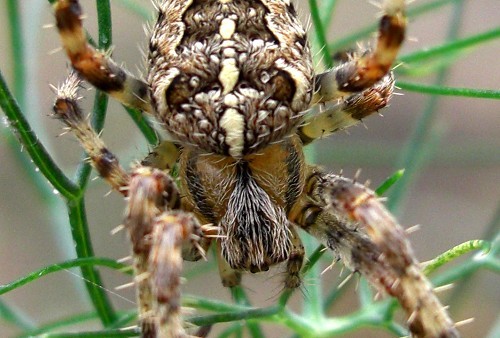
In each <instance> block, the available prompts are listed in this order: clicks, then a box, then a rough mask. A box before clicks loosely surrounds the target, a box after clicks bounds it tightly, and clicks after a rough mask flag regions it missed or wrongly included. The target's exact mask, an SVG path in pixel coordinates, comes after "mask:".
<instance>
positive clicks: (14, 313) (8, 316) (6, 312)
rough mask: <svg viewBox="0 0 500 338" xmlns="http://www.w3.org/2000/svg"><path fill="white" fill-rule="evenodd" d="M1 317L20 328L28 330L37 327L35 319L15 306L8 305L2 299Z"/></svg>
mask: <svg viewBox="0 0 500 338" xmlns="http://www.w3.org/2000/svg"><path fill="white" fill-rule="evenodd" d="M0 318H2V320H3V321H5V322H7V323H11V324H13V325H15V326H17V327H18V328H20V329H22V330H24V331H26V330H33V329H35V328H36V326H35V324H34V323H33V321H32V320H31V319H30V318H28V317H27V316H26V315H25V314H24V313H22V312H21V311H19V310H18V309H16V308H15V307H13V306H10V305H7V304H6V303H5V302H3V301H2V300H1V299H0Z"/></svg>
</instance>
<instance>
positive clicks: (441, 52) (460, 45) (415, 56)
mask: <svg viewBox="0 0 500 338" xmlns="http://www.w3.org/2000/svg"><path fill="white" fill-rule="evenodd" d="M498 38H500V27H497V28H494V29H491V30H489V31H486V32H483V33H479V34H476V35H472V36H468V37H466V38H464V39H453V41H451V42H447V43H444V44H442V45H439V46H435V47H431V48H426V49H424V50H419V51H416V52H413V53H409V54H406V55H403V56H401V57H399V60H400V61H401V62H403V63H405V64H410V63H416V62H421V61H426V60H432V61H434V60H435V59H436V58H437V57H439V56H446V55H450V54H455V53H457V52H460V51H462V50H464V49H467V48H472V47H475V46H477V45H479V44H481V43H485V42H488V41H491V40H494V39H498Z"/></svg>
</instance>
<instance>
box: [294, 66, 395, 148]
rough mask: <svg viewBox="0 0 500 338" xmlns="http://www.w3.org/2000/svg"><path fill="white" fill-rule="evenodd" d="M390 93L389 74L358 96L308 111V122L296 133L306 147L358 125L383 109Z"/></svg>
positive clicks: (354, 95)
mask: <svg viewBox="0 0 500 338" xmlns="http://www.w3.org/2000/svg"><path fill="white" fill-rule="evenodd" d="M393 91H394V76H393V75H392V73H389V74H387V75H386V76H384V77H383V78H382V79H381V80H380V81H379V82H377V83H375V85H373V86H372V87H370V88H368V89H365V90H364V91H362V92H360V93H355V94H351V95H349V96H347V97H346V98H343V99H340V100H339V101H338V102H330V103H327V104H318V105H316V106H314V107H313V108H311V111H310V114H309V116H310V118H309V119H308V120H306V121H305V123H304V124H303V125H302V126H300V127H299V129H298V131H297V133H298V134H299V136H300V138H301V140H302V143H303V144H304V145H306V144H309V143H311V142H313V141H314V140H316V139H318V138H322V137H326V136H328V135H329V134H332V133H334V132H336V131H338V130H343V129H346V128H349V127H351V126H353V125H355V124H358V123H359V122H360V121H362V120H363V119H364V118H365V117H367V116H369V115H371V114H373V113H374V112H377V111H379V110H380V109H382V108H384V107H385V106H386V105H387V104H388V102H389V100H390V99H391V96H392V93H393Z"/></svg>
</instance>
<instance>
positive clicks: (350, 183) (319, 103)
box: [54, 0, 459, 337]
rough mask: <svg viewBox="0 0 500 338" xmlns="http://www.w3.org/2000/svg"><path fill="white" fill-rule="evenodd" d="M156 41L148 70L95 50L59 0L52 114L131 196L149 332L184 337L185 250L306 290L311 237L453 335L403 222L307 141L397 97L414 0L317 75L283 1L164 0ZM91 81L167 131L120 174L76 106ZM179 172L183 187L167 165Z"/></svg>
mask: <svg viewBox="0 0 500 338" xmlns="http://www.w3.org/2000/svg"><path fill="white" fill-rule="evenodd" d="M156 6H157V10H158V18H157V22H156V24H155V26H154V27H153V29H152V32H151V37H150V40H149V51H148V70H147V79H146V81H142V80H140V79H138V78H135V77H134V76H132V75H130V74H129V73H128V72H126V71H125V70H123V69H122V68H121V67H119V66H118V65H117V64H116V63H115V62H114V61H113V60H112V59H111V58H110V57H109V55H107V54H105V53H102V52H99V51H97V50H95V49H94V48H93V47H91V46H90V45H89V44H88V43H87V40H86V36H85V33H84V29H83V27H82V19H81V18H82V10H81V8H80V4H79V2H78V1H76V0H59V1H57V2H56V3H55V5H54V8H55V17H56V23H57V28H58V30H59V33H60V36H61V40H62V44H63V47H64V49H65V50H66V53H67V54H68V57H69V59H70V60H71V64H72V66H73V68H74V69H75V70H76V72H77V74H76V73H72V74H71V75H70V76H69V77H68V80H67V81H66V82H65V83H64V84H63V85H62V86H60V87H59V88H58V93H57V99H56V102H55V105H54V112H55V115H56V116H57V117H58V118H59V119H61V120H62V121H63V122H64V123H65V124H66V125H67V127H68V128H69V129H70V130H71V131H72V132H73V133H74V134H75V136H76V137H77V138H78V140H79V141H80V143H81V145H82V147H83V148H84V149H85V151H86V152H87V154H88V155H89V158H90V161H91V163H92V164H93V166H94V167H95V168H96V170H97V171H98V172H99V174H100V176H102V177H103V178H104V179H105V180H106V181H108V183H109V184H110V185H111V186H112V188H113V189H114V190H116V191H117V192H119V193H121V194H122V195H124V196H125V197H126V204H127V206H126V211H125V221H124V227H125V228H126V229H127V230H128V234H129V237H130V241H131V245H132V252H133V258H134V263H133V265H134V272H135V285H136V288H137V300H138V304H139V318H140V328H141V334H142V336H143V337H186V336H188V334H187V333H186V330H185V328H184V323H183V319H182V315H181V306H180V297H181V294H180V281H181V270H182V260H183V259H184V260H190V261H196V260H200V259H201V258H203V257H204V256H205V253H206V251H207V250H208V249H209V247H210V246H215V251H216V253H217V259H218V266H219V272H220V277H221V281H222V284H223V285H224V286H226V287H234V286H237V285H239V284H240V282H241V274H242V272H245V271H249V272H252V273H257V272H260V271H266V270H268V269H269V267H271V266H273V265H276V264H278V263H282V262H284V263H285V266H286V267H285V269H286V274H285V278H284V281H283V283H284V287H285V289H287V290H293V289H296V288H298V287H300V285H301V282H302V281H301V274H300V271H301V267H302V264H303V260H304V247H303V245H302V244H301V240H300V237H299V235H298V233H297V229H298V228H301V229H303V230H305V231H306V232H308V233H309V234H311V235H313V236H314V237H316V238H317V239H319V240H320V242H321V243H323V244H324V246H325V247H327V248H328V249H330V250H332V251H333V252H334V254H335V256H337V257H338V258H339V259H341V260H342V261H343V262H344V264H345V265H346V266H347V267H349V268H350V269H351V270H353V271H356V272H360V273H361V274H363V275H364V276H366V277H367V279H368V280H369V281H370V282H371V283H372V284H373V285H374V286H375V287H376V288H377V289H378V290H380V291H381V292H385V293H387V294H389V295H391V296H393V297H396V298H397V299H398V301H399V302H400V304H401V306H402V308H403V309H404V310H405V312H406V314H407V322H408V326H409V329H410V331H411V333H412V335H413V336H415V337H458V336H459V334H458V332H457V330H456V328H455V325H454V323H453V321H452V320H451V319H450V318H449V316H448V314H447V312H446V310H445V309H444V307H443V306H442V305H441V304H440V302H439V300H438V299H437V298H436V296H435V294H434V292H433V290H432V285H431V284H430V282H428V281H427V279H426V277H425V276H424V275H423V274H422V271H421V269H420V267H419V265H418V262H417V260H416V258H415V256H414V254H413V251H412V249H411V247H410V245H409V242H408V241H407V239H406V236H405V232H404V230H403V229H402V228H401V227H400V226H399V225H398V223H397V222H396V220H395V219H394V217H393V216H392V215H391V214H390V213H389V212H388V211H387V210H386V209H385V207H384V206H383V205H382V204H381V202H380V201H379V200H378V199H377V197H376V196H375V194H374V192H373V191H371V190H370V189H368V188H367V187H365V186H364V185H362V184H360V183H358V182H356V181H355V180H351V179H348V178H344V177H342V175H335V174H331V173H325V172H323V171H322V170H321V169H320V168H317V167H315V166H313V165H309V164H307V163H306V162H305V160H304V155H303V150H302V148H303V146H304V145H306V144H309V143H311V142H313V141H315V140H317V139H319V138H322V137H324V136H327V135H328V134H330V133H333V132H335V131H337V130H341V129H345V128H347V127H349V126H351V125H354V124H356V123H358V122H359V121H360V120H361V119H362V118H364V117H366V116H368V115H370V114H372V113H373V112H376V111H378V110H379V109H381V108H383V107H384V106H386V105H387V103H388V101H389V99H390V97H391V95H392V93H393V89H394V78H393V75H392V73H391V67H392V66H393V63H394V60H395V58H396V55H397V53H398V50H399V48H400V46H401V44H402V42H403V40H404V35H405V26H406V18H405V14H404V11H405V2H404V1H403V0H384V1H383V2H382V4H381V8H382V10H383V16H382V17H381V19H380V24H379V33H378V39H377V43H376V46H375V47H374V48H373V49H366V50H361V51H356V52H352V53H348V54H346V56H345V57H344V58H343V59H342V62H341V63H340V65H339V66H338V67H336V68H334V69H331V70H328V71H326V72H324V73H321V74H315V73H314V70H313V66H312V58H311V53H310V50H309V46H308V42H307V38H306V32H305V30H304V28H303V26H302V25H301V24H300V22H299V20H298V19H297V14H296V11H295V8H294V5H293V4H292V3H291V2H290V1H289V0H254V1H249V0H204V1H201V0H190V1H188V0H170V1H167V0H163V1H157V3H156ZM80 79H84V80H86V81H87V82H89V83H91V84H92V85H94V86H95V87H97V88H98V89H100V90H102V91H104V92H107V93H108V94H109V95H111V96H112V97H114V98H116V99H117V100H118V101H120V102H121V103H123V104H125V105H126V106H129V107H132V108H136V109H139V110H141V111H143V112H144V113H145V114H150V115H152V116H153V117H154V118H155V119H156V120H158V121H159V123H160V124H161V126H162V127H163V128H164V129H165V131H166V132H167V133H168V135H169V137H170V139H168V140H166V141H163V142H161V144H159V145H158V146H157V147H156V148H155V149H154V151H153V152H151V153H150V154H149V155H148V157H147V158H146V159H144V160H143V161H142V162H141V163H140V164H138V165H136V166H135V167H133V168H132V170H131V171H130V172H127V171H125V170H124V169H123V168H122V167H121V165H120V164H119V162H118V160H117V158H116V157H115V156H114V155H113V154H112V152H110V151H109V150H108V149H107V148H106V146H105V145H104V143H103V142H102V141H101V139H100V138H99V135H98V134H97V133H96V132H95V131H94V130H92V128H91V126H90V125H89V123H88V121H87V120H86V119H85V118H84V117H83V114H82V112H81V110H80V108H79V107H78V104H77V89H78V87H79V85H80V81H81V80H80ZM174 168H176V169H177V170H178V174H179V179H178V183H177V182H176V180H175V179H174V178H173V177H172V175H171V172H172V169H174Z"/></svg>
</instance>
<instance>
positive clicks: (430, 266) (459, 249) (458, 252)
mask: <svg viewBox="0 0 500 338" xmlns="http://www.w3.org/2000/svg"><path fill="white" fill-rule="evenodd" d="M488 249H489V242H487V241H482V240H471V241H467V242H465V243H462V244H459V245H457V246H455V247H453V248H451V249H450V250H447V251H446V252H444V253H442V254H441V255H439V256H437V257H436V258H434V259H433V260H431V261H429V262H426V263H425V268H424V274H426V275H428V274H430V273H432V272H433V271H435V270H437V269H438V268H439V267H441V266H443V265H444V264H446V263H449V262H450V261H452V260H454V259H456V258H457V257H460V256H462V255H464V254H466V253H468V252H471V251H474V250H483V251H487V250H488Z"/></svg>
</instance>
